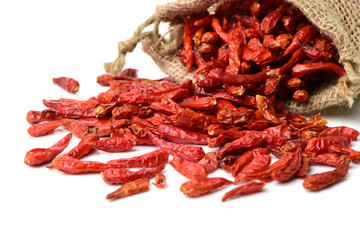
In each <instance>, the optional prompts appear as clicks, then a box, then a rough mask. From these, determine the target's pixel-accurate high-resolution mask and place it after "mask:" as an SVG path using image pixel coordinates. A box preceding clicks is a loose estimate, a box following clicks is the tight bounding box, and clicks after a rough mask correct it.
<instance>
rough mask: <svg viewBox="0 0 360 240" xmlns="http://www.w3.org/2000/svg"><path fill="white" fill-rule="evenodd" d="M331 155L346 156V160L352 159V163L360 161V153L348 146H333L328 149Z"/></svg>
mask: <svg viewBox="0 0 360 240" xmlns="http://www.w3.org/2000/svg"><path fill="white" fill-rule="evenodd" d="M328 151H329V152H330V153H335V154H338V155H344V156H345V157H346V158H348V159H350V160H351V162H354V163H357V162H359V161H360V152H358V151H355V150H354V149H351V148H349V147H347V146H342V145H337V144H333V145H331V146H329V147H328Z"/></svg>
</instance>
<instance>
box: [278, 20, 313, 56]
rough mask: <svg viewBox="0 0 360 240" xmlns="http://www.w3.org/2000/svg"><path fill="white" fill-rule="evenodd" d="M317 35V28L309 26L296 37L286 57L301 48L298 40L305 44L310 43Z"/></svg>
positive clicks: (285, 53)
mask: <svg viewBox="0 0 360 240" xmlns="http://www.w3.org/2000/svg"><path fill="white" fill-rule="evenodd" d="M316 33H317V29H316V27H314V26H313V25H307V26H305V27H303V28H302V29H300V30H299V31H298V32H297V33H296V34H295V36H294V39H293V40H292V42H291V44H290V45H289V47H288V48H287V49H286V50H285V52H284V56H286V55H288V54H289V53H292V52H294V51H295V50H296V49H298V48H300V44H299V42H298V39H299V40H300V41H301V42H303V43H308V42H309V41H310V39H311V38H312V37H314V36H315V34H316Z"/></svg>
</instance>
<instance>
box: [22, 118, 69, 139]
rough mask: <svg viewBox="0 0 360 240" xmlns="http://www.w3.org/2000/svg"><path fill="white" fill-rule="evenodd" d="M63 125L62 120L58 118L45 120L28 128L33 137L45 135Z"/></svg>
mask: <svg viewBox="0 0 360 240" xmlns="http://www.w3.org/2000/svg"><path fill="white" fill-rule="evenodd" d="M61 125H62V124H61V122H60V121H58V120H54V121H50V122H44V123H38V124H35V125H32V126H30V127H29V128H28V129H27V132H28V133H29V134H30V136H32V137H40V136H44V135H47V134H49V133H52V132H54V131H55V129H57V128H58V127H60V126H61Z"/></svg>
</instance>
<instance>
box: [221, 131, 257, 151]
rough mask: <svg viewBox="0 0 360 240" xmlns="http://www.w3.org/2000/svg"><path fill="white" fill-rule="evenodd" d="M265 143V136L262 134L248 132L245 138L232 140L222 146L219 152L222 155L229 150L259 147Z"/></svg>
mask: <svg viewBox="0 0 360 240" xmlns="http://www.w3.org/2000/svg"><path fill="white" fill-rule="evenodd" d="M262 144H263V138H262V136H261V135H260V134H254V133H248V134H245V135H244V137H243V138H239V139H237V140H235V141H232V142H230V143H228V144H226V145H225V146H224V147H222V148H221V149H220V150H219V152H218V154H219V156H220V157H222V156H224V155H225V154H227V153H229V152H234V151H235V152H236V151H241V150H249V149H252V148H256V147H259V146H261V145H262Z"/></svg>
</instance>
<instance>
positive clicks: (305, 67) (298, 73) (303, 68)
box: [291, 62, 346, 77]
mask: <svg viewBox="0 0 360 240" xmlns="http://www.w3.org/2000/svg"><path fill="white" fill-rule="evenodd" d="M320 70H326V71H332V72H335V73H337V74H339V75H340V76H344V75H345V74H346V73H345V70H344V69H343V68H342V67H340V66H339V65H337V64H335V63H323V62H313V63H303V64H300V63H298V64H295V66H293V68H292V69H291V75H292V76H293V77H303V76H306V75H310V74H313V73H315V72H317V71H320Z"/></svg>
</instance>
